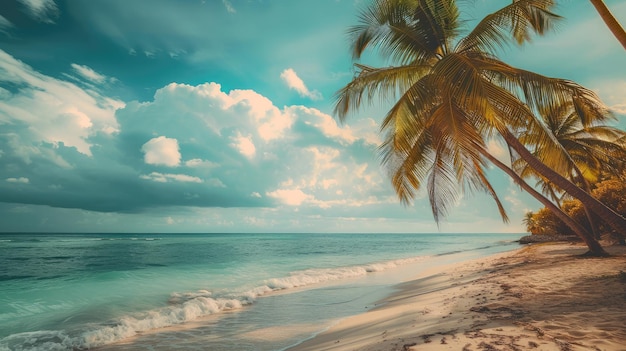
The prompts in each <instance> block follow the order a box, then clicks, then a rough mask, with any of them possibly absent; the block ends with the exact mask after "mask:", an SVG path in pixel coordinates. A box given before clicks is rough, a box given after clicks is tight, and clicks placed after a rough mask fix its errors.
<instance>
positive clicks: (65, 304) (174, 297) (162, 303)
mask: <svg viewBox="0 0 626 351" xmlns="http://www.w3.org/2000/svg"><path fill="white" fill-rule="evenodd" d="M517 238H518V237H517V236H514V235H510V234H458V235H452V234H1V235H0V350H2V351H6V350H74V349H87V348H93V347H103V348H104V349H116V348H119V349H123V348H124V347H128V345H126V346H123V345H121V344H119V343H118V342H120V341H121V342H126V343H127V342H128V340H133V343H134V345H135V346H136V347H138V348H137V349H159V348H160V349H163V350H167V349H171V348H176V349H185V348H186V347H187V348H188V349H194V347H197V346H198V345H203V346H204V347H205V349H209V350H280V349H284V348H286V347H288V346H289V345H293V344H294V343H297V342H298V341H301V340H303V339H305V338H308V337H310V336H311V335H312V334H313V333H316V332H319V331H320V329H321V328H323V327H326V326H328V325H329V324H330V323H332V321H334V320H337V319H338V318H341V317H345V316H347V315H351V314H355V313H360V312H362V311H363V309H364V308H367V307H368V306H371V305H372V304H373V303H374V302H375V301H376V300H378V299H380V298H381V297H383V296H384V295H385V294H388V293H389V287H390V286H391V285H392V284H395V283H397V282H398V279H401V278H400V277H399V276H396V275H394V272H397V271H398V270H399V269H401V268H402V267H411V270H412V272H410V273H411V274H416V273H418V272H414V271H415V270H419V269H420V267H424V266H426V265H429V264H433V262H447V261H453V260H461V259H467V258H474V257H481V256H486V255H489V254H492V253H496V252H502V251H507V250H512V249H515V248H517V247H518V245H517V244H516V243H514V242H513V241H514V240H516V239H517ZM442 258H445V260H443V259H442ZM277 292H280V293H277ZM298 325H300V326H301V327H297V326H298ZM294 326H296V327H294ZM173 327H176V329H173ZM181 333H182V334H181ZM181 335H184V337H182V336H181ZM129 338H131V339H129ZM194 338H197V339H198V340H197V341H194V340H193V339H194ZM183 339H184V342H183V341H181V340H183ZM137 345H139V346H140V345H144V346H145V348H141V347H139V346H137Z"/></svg>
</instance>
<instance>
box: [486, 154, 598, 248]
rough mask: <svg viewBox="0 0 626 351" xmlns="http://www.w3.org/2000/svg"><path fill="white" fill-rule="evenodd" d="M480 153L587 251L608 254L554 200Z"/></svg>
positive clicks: (488, 155)
mask: <svg viewBox="0 0 626 351" xmlns="http://www.w3.org/2000/svg"><path fill="white" fill-rule="evenodd" d="M480 151H481V154H482V155H483V156H485V157H486V158H487V159H488V160H489V161H491V162H492V163H493V164H494V165H495V166H496V167H498V168H500V169H501V170H502V171H504V172H505V173H506V174H507V175H509V176H510V177H511V178H513V180H514V181H515V183H517V184H518V185H519V186H520V187H522V189H524V190H525V191H526V192H527V193H529V194H530V195H531V196H532V197H534V198H535V199H537V200H538V201H539V202H541V204H542V205H544V206H545V207H546V208H548V209H549V210H550V211H552V213H554V215H555V216H557V218H559V219H560V220H562V221H563V223H565V224H566V225H567V226H568V227H570V228H571V229H572V230H573V231H574V233H576V235H578V237H579V238H581V239H582V240H583V241H584V242H585V244H586V245H587V247H588V248H589V253H590V254H591V255H593V256H608V255H609V254H608V253H607V252H606V251H604V249H603V248H602V246H601V245H600V243H598V241H597V240H596V239H595V238H594V237H593V235H592V234H591V233H589V232H588V231H587V229H585V228H584V227H583V226H582V225H580V223H578V222H576V221H575V220H573V219H572V218H571V217H570V216H568V215H567V214H566V213H565V212H563V210H562V209H561V208H560V207H558V206H557V205H556V204H554V202H552V201H550V200H549V199H548V198H546V197H545V196H543V195H542V194H541V193H539V192H538V191H537V190H535V189H534V188H533V187H532V186H530V185H528V183H526V181H525V180H524V179H522V177H520V176H519V175H518V174H517V173H515V172H514V171H513V170H512V169H511V168H509V167H508V166H507V165H505V164H504V163H502V162H500V160H498V159H497V158H495V157H494V156H493V155H491V154H490V153H489V152H487V150H485V149H482V148H481V149H480Z"/></svg>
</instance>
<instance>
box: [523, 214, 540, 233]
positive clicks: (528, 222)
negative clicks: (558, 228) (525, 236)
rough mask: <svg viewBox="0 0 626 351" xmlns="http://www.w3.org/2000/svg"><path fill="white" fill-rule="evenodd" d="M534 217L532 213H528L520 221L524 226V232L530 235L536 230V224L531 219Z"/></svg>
mask: <svg viewBox="0 0 626 351" xmlns="http://www.w3.org/2000/svg"><path fill="white" fill-rule="evenodd" d="M534 215H535V214H534V213H533V212H532V211H528V212H526V214H525V215H524V219H523V220H522V223H524V225H525V226H526V230H527V231H528V232H529V233H531V234H534V233H535V231H536V230H537V223H535V219H534V218H533V216H534Z"/></svg>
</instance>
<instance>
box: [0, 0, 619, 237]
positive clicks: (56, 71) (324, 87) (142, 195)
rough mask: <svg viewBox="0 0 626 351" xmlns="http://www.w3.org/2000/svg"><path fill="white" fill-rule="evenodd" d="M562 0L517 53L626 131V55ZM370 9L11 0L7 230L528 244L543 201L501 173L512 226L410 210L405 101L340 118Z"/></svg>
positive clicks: (0, 89) (490, 215)
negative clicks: (447, 238)
mask: <svg viewBox="0 0 626 351" xmlns="http://www.w3.org/2000/svg"><path fill="white" fill-rule="evenodd" d="M507 3H508V1H505V0H473V1H465V2H463V4H464V6H463V7H462V16H463V18H464V19H466V20H467V26H468V28H470V27H471V25H472V23H475V21H476V20H478V19H481V18H483V17H484V16H485V15H487V14H488V13H489V12H490V11H493V10H495V9H497V8H498V7H500V6H504V5H506V4H507ZM559 3H560V6H559V7H558V9H557V13H559V14H560V15H562V16H564V17H565V19H564V20H563V21H562V22H561V23H560V24H559V26H558V28H557V30H556V31H554V32H552V33H550V34H549V35H547V36H545V37H542V38H536V39H534V40H533V42H532V43H530V44H527V45H524V46H523V47H521V48H516V47H511V48H507V49H506V50H503V52H502V53H501V55H500V57H501V58H502V59H503V60H504V61H506V62H508V63H510V64H512V65H514V66H517V67H520V68H524V69H528V70H532V71H535V72H537V73H541V74H545V75H548V76H553V77H560V78H567V79H572V80H574V81H576V82H578V83H580V84H582V85H584V86H586V87H588V88H590V89H592V90H594V91H595V92H596V93H598V95H599V96H600V97H601V98H602V100H603V101H604V102H605V103H606V104H607V105H608V106H610V107H611V109H612V110H613V112H614V114H615V116H616V117H617V121H616V122H615V124H616V125H617V126H619V127H621V128H622V129H623V128H624V126H625V125H626V123H624V120H625V119H626V51H625V50H624V49H623V48H622V47H621V46H620V45H619V43H618V42H617V41H616V40H615V39H614V38H613V37H612V35H611V33H610V32H609V31H608V30H607V29H606V27H605V25H604V23H603V22H602V21H601V20H600V18H599V16H598V15H597V13H596V12H595V10H594V9H593V7H592V6H591V4H590V3H589V1H584V0H561V1H560V2H559ZM605 3H606V4H607V5H608V6H609V8H610V9H611V11H613V13H614V15H615V16H616V17H617V18H618V19H619V20H620V21H621V22H622V23H626V1H623V0H606V1H605ZM365 4H367V1H365V0H317V1H300V0H133V1H126V0H90V1H84V0H2V3H1V4H0V232H220V233H229V232H302V233H317V232H381V233H386V232H393V233H405V232H407V233H420V232H428V233H433V232H472V233H474V232H511V233H521V232H524V231H525V230H524V227H523V225H522V218H523V215H524V213H526V212H527V211H529V210H537V209H538V208H540V207H541V206H540V204H539V203H538V202H537V201H535V200H534V199H532V198H531V197H530V196H528V195H526V194H524V193H522V192H521V190H520V189H519V188H518V187H517V186H516V185H514V184H512V182H511V181H510V180H509V179H508V178H507V177H506V176H504V175H502V174H501V173H500V172H499V171H498V170H495V169H494V170H490V171H489V177H490V179H491V180H492V182H493V183H494V184H495V188H496V191H497V192H498V194H499V195H500V197H501V199H503V201H504V205H505V208H506V210H507V211H508V214H509V217H510V218H511V221H510V223H503V222H502V220H501V219H500V217H499V215H498V211H497V208H496V206H495V204H494V203H493V201H492V200H491V199H490V198H489V197H487V196H485V195H484V194H468V193H466V194H464V195H463V196H462V197H461V198H460V199H459V201H458V202H457V204H456V206H455V207H454V208H451V209H450V211H449V213H448V216H447V217H446V218H444V219H443V220H442V221H441V222H440V223H439V224H437V223H435V222H434V220H433V217H432V213H431V210H430V205H429V202H428V199H427V197H426V196H425V194H424V193H420V194H418V197H417V198H416V199H415V202H414V203H413V204H411V205H409V206H406V205H403V204H401V203H400V202H399V200H398V199H397V197H396V196H395V193H394V191H393V189H392V187H391V184H390V181H389V177H388V175H387V171H386V170H385V169H383V168H382V167H381V165H380V155H379V153H378V148H377V147H378V145H379V143H380V141H381V136H380V135H379V126H380V121H381V116H383V115H384V113H385V108H386V107H388V106H385V104H383V103H381V104H377V105H372V106H367V107H365V108H363V109H361V110H359V111H358V112H357V113H354V114H352V115H351V116H350V117H349V118H348V120H347V121H346V123H343V124H341V123H338V121H337V120H336V118H335V116H333V103H334V94H335V92H336V91H337V90H338V89H340V88H341V87H343V86H344V85H345V84H347V83H348V82H349V81H350V79H351V78H352V76H353V73H354V70H353V63H354V62H353V61H352V58H351V55H350V52H349V44H348V37H347V35H346V32H347V29H348V28H349V27H350V26H352V25H355V24H356V23H357V21H358V13H359V11H360V10H361V9H363V7H364V5H365ZM363 62H364V63H371V64H376V65H381V64H386V62H385V61H384V60H383V59H382V58H380V57H378V56H376V55H375V54H372V55H366V57H365V59H364V61H363ZM490 148H491V149H492V150H493V152H494V153H496V154H498V153H499V154H500V155H504V154H505V153H504V150H503V149H502V146H501V145H499V144H497V143H495V142H494V143H493V144H492V145H490Z"/></svg>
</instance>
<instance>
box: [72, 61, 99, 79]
mask: <svg viewBox="0 0 626 351" xmlns="http://www.w3.org/2000/svg"><path fill="white" fill-rule="evenodd" d="M71 66H72V69H73V70H74V71H75V72H76V73H78V74H80V75H81V76H82V77H83V78H85V79H87V80H89V81H91V82H94V83H97V84H102V83H104V82H106V80H107V77H106V76H105V75H102V74H100V73H98V72H96V71H94V70H93V69H91V68H89V67H87V66H83V65H79V64H76V63H72V65H71Z"/></svg>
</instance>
